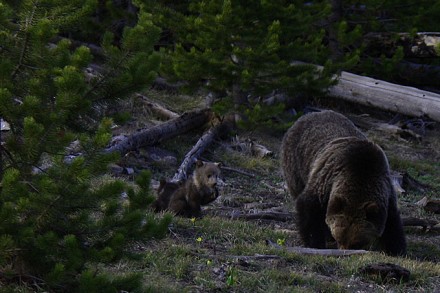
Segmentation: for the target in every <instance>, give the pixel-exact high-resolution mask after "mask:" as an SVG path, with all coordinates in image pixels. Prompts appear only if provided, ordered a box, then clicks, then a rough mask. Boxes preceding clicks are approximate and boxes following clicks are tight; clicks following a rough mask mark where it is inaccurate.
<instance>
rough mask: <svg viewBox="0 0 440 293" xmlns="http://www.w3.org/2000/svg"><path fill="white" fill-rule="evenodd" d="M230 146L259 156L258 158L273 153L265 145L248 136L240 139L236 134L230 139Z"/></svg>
mask: <svg viewBox="0 0 440 293" xmlns="http://www.w3.org/2000/svg"><path fill="white" fill-rule="evenodd" d="M231 146H232V148H234V149H236V150H238V151H241V152H244V153H248V154H250V155H252V156H255V157H259V158H264V157H268V156H272V155H273V152H272V151H270V150H268V149H267V148H266V147H265V146H263V145H261V144H258V143H256V142H255V141H253V140H252V139H249V138H247V139H241V138H240V137H239V136H238V135H236V136H235V137H234V138H233V139H232V144H231Z"/></svg>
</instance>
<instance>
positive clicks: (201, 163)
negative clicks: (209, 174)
mask: <svg viewBox="0 0 440 293" xmlns="http://www.w3.org/2000/svg"><path fill="white" fill-rule="evenodd" d="M204 164H205V163H204V162H203V161H201V160H197V161H196V167H197V168H200V167H202V166H203V165H204Z"/></svg>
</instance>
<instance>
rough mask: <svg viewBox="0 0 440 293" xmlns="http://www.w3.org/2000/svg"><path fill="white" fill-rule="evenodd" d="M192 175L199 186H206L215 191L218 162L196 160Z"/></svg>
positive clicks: (218, 170) (217, 177)
mask: <svg viewBox="0 0 440 293" xmlns="http://www.w3.org/2000/svg"><path fill="white" fill-rule="evenodd" d="M194 175H195V180H196V184H197V185H198V186H199V187H207V188H209V189H210V190H211V191H212V192H215V188H216V186H217V183H218V181H219V176H220V164H219V163H208V162H203V161H197V162H196V170H195V174H194Z"/></svg>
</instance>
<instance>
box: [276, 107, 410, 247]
mask: <svg viewBox="0 0 440 293" xmlns="http://www.w3.org/2000/svg"><path fill="white" fill-rule="evenodd" d="M281 165H282V169H283V173H284V177H285V180H286V182H287V187H288V189H289V192H290V194H291V195H292V196H293V197H294V198H295V199H296V211H297V220H298V221H297V224H298V228H299V232H300V235H301V238H302V240H303V242H304V244H305V245H306V246H309V247H315V248H325V247H326V240H329V239H331V238H333V239H334V240H336V242H337V244H338V247H339V248H340V249H361V248H363V249H370V248H374V247H375V245H377V248H379V249H381V250H383V251H385V252H386V253H389V254H393V255H397V254H404V253H405V252H406V240H405V235H404V232H403V227H402V221H401V218H400V213H399V211H398V208H397V198H396V194H395V191H394V188H393V185H392V182H391V179H390V173H389V167H388V161H387V159H386V157H385V154H384V152H383V151H382V149H381V148H380V147H379V146H377V145H376V144H374V143H372V142H370V141H369V140H368V139H367V138H366V137H365V136H364V135H363V134H362V133H361V132H360V131H359V130H358V129H357V128H356V127H355V126H354V125H353V123H352V122H351V121H350V120H348V119H347V118H346V117H344V116H343V115H341V114H338V113H336V112H333V111H323V112H319V113H311V114H307V115H305V116H303V117H301V118H300V119H298V121H296V123H295V124H294V125H293V126H292V127H291V128H290V129H289V130H288V131H287V133H286V134H285V136H284V139H283V142H282V147H281Z"/></svg>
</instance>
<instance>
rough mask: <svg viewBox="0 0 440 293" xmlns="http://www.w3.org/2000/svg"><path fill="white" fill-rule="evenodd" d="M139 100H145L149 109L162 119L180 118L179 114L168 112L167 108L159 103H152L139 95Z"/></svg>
mask: <svg viewBox="0 0 440 293" xmlns="http://www.w3.org/2000/svg"><path fill="white" fill-rule="evenodd" d="M137 97H138V98H141V99H142V100H144V101H145V102H146V105H147V107H148V108H149V109H150V110H151V111H152V112H154V113H156V114H157V115H159V116H160V117H162V118H165V119H175V118H177V117H179V114H177V113H175V112H173V111H171V110H168V109H167V108H165V107H163V106H161V105H159V104H158V103H154V102H152V101H150V100H149V99H148V98H147V97H146V96H144V95H141V94H138V95H137Z"/></svg>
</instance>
